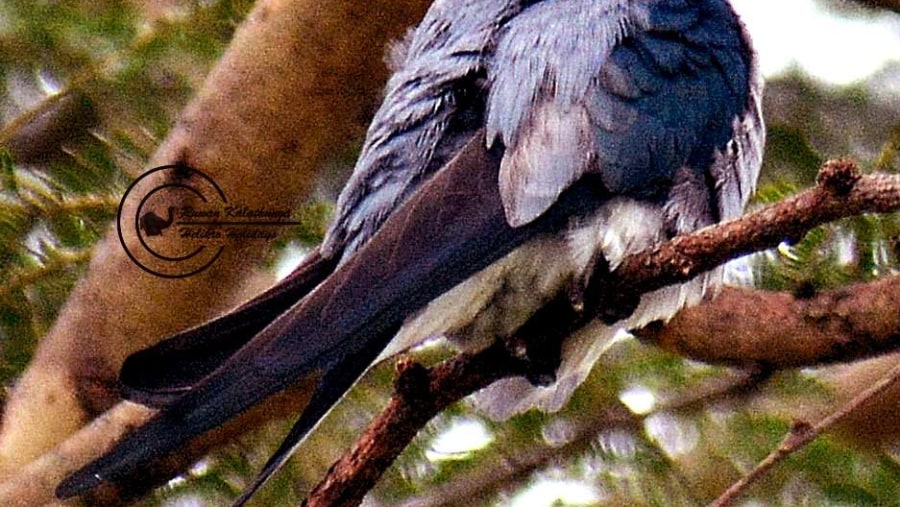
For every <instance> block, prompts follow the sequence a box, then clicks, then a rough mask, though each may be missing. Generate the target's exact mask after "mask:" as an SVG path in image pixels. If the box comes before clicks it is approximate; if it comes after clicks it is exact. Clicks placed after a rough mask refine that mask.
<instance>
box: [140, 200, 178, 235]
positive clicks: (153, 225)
mask: <svg viewBox="0 0 900 507" xmlns="http://www.w3.org/2000/svg"><path fill="white" fill-rule="evenodd" d="M174 211H175V206H169V211H168V214H166V218H163V217H161V216H159V215H157V214H156V213H155V212H153V211H148V212H147V213H144V214H143V215H141V219H140V226H141V230H142V231H144V234H146V235H147V236H160V235H161V234H162V233H163V231H165V230H166V229H168V228H169V227H171V226H172V222H173V221H174V220H175V213H174Z"/></svg>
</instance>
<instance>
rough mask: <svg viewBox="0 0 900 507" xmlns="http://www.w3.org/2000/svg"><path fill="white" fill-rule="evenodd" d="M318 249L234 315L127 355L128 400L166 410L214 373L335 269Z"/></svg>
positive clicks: (124, 385)
mask: <svg viewBox="0 0 900 507" xmlns="http://www.w3.org/2000/svg"><path fill="white" fill-rule="evenodd" d="M336 265H337V259H329V258H326V257H323V256H322V255H321V254H320V253H319V251H318V249H317V250H315V251H313V252H312V253H310V254H309V255H308V256H307V257H306V259H305V260H304V261H303V263H301V265H300V266H298V267H297V269H296V270H294V271H293V272H292V273H291V274H290V275H289V276H288V277H287V278H285V279H284V280H282V281H281V282H279V283H278V284H277V285H275V286H274V287H272V288H271V289H269V290H267V291H266V292H264V293H262V294H260V295H259V296H257V297H255V298H253V299H251V300H250V301H247V302H246V303H244V304H242V305H241V306H239V307H237V308H235V309H234V310H232V311H231V312H229V313H227V314H225V315H223V316H221V317H218V318H216V319H213V320H211V321H209V322H207V323H205V324H202V325H200V326H197V327H194V328H192V329H189V330H187V331H184V332H182V333H179V334H177V335H174V336H172V337H170V338H168V339H166V340H164V341H162V342H160V343H158V344H156V345H154V346H152V347H150V348H147V349H145V350H142V351H140V352H136V353H134V354H132V355H131V356H129V357H128V358H127V359H126V360H125V363H124V364H123V366H122V371H121V372H120V374H119V381H120V384H121V389H122V395H123V397H124V398H125V399H128V400H131V401H134V402H137V403H141V404H144V405H148V406H151V407H156V408H160V407H164V406H166V405H169V404H171V403H172V402H173V401H174V400H175V399H177V398H178V397H180V396H181V395H183V394H184V393H185V392H186V391H187V390H188V389H190V388H191V387H192V386H193V385H194V384H196V383H197V382H199V381H200V380H202V379H203V378H204V377H206V376H207V375H209V374H210V373H212V372H213V371H214V370H215V369H216V368H218V367H219V366H221V365H222V364H223V363H224V362H225V361H227V360H228V359H229V358H231V356H232V355H234V353H235V352H237V351H238V350H240V349H241V347H243V346H244V345H246V344H247V343H248V342H249V341H250V340H251V339H252V338H253V337H254V336H256V335H257V334H258V333H259V332H260V331H262V330H263V329H264V328H265V327H266V326H268V325H269V324H270V323H271V322H272V321H273V320H275V319H276V318H277V317H278V316H279V315H281V314H282V313H284V312H286V311H287V310H288V309H289V308H290V307H291V306H293V305H294V304H295V303H296V302H297V301H299V300H300V299H302V298H303V297H304V296H305V295H306V294H308V293H309V292H310V291H311V290H312V289H313V288H315V287H316V286H317V285H318V284H319V283H321V282H322V281H323V280H324V279H325V278H327V277H328V275H329V274H331V272H332V271H333V270H334V268H335V266H336Z"/></svg>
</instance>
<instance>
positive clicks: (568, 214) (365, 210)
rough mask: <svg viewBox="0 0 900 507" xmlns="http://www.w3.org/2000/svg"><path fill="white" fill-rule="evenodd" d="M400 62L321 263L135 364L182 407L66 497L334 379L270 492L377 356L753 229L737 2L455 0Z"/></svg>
mask: <svg viewBox="0 0 900 507" xmlns="http://www.w3.org/2000/svg"><path fill="white" fill-rule="evenodd" d="M393 63H394V64H395V65H396V66H397V69H396V72H395V73H394V75H393V76H392V77H391V79H390V81H389V82H388V85H387V87H386V93H385V100H384V103H383V104H382V106H381V108H380V109H379V110H378V111H377V113H376V114H375V117H374V119H373V121H372V125H371V127H370V129H369V132H368V135H367V138H366V141H365V143H364V146H363V150H362V153H361V155H360V158H359V161H358V162H357V165H356V167H355V170H354V173H353V175H352V176H351V178H350V180H349V182H348V183H347V186H346V187H345V189H344V191H343V192H342V193H341V195H340V197H339V200H338V207H337V215H336V217H335V220H334V222H333V224H332V226H331V227H330V229H329V230H328V232H327V234H326V238H325V241H324V242H323V245H322V246H321V248H320V249H319V251H318V252H317V255H315V256H313V258H312V260H311V261H308V262H307V263H306V264H305V265H304V266H303V267H302V269H301V270H300V271H299V272H298V274H296V275H295V276H292V277H291V279H290V280H289V281H288V283H287V284H285V285H284V286H282V287H280V288H276V289H273V290H272V291H270V292H268V293H266V294H263V295H262V296H260V297H259V298H257V299H256V300H254V301H252V302H250V303H248V304H246V305H243V306H242V307H240V308H239V309H238V310H237V312H236V313H235V314H233V315H232V316H230V317H229V316H226V317H223V318H220V319H218V320H215V321H212V322H211V323H209V324H207V325H206V326H201V327H199V328H196V329H193V330H189V331H187V332H185V333H183V334H182V335H179V336H176V337H173V338H171V339H170V340H168V341H167V342H164V343H163V344H161V345H159V346H157V347H154V348H153V349H150V350H148V351H144V352H141V353H139V354H136V355H135V356H133V357H132V358H130V359H129V361H128V362H127V363H126V365H125V368H124V369H123V374H122V379H123V382H124V383H125V384H126V385H127V386H128V387H129V389H130V391H129V392H130V393H132V395H133V397H134V398H137V399H139V400H144V401H146V402H152V403H154V404H156V405H158V406H161V407H163V410H162V411H161V412H160V414H159V415H158V416H156V417H155V418H154V419H153V420H151V421H150V422H149V423H147V424H146V425H145V426H142V427H141V428H139V429H137V430H136V431H135V433H134V434H133V435H132V436H131V437H130V438H129V439H126V440H125V441H123V442H121V443H119V444H118V445H117V447H116V448H115V449H114V450H112V451H111V452H110V453H108V454H107V455H106V456H104V457H102V458H100V459H99V460H98V461H96V462H95V463H92V464H91V465H89V466H87V467H85V468H84V469H82V470H81V471H79V472H78V473H76V474H74V475H73V476H72V477H70V478H68V479H66V481H64V482H63V483H62V484H61V486H60V488H59V489H58V492H59V494H60V495H63V496H70V495H74V494H77V493H78V492H80V491H82V490H84V489H88V488H91V487H93V486H94V485H96V484H97V483H99V482H100V481H102V480H107V479H113V480H117V479H120V478H122V477H125V476H127V475H128V474H129V473H133V472H134V471H135V470H136V469H137V468H139V467H140V466H141V464H142V463H143V462H145V461H146V460H148V459H150V458H152V457H154V456H158V455H160V454H163V453H165V452H168V451H170V450H172V449H174V448H177V447H178V446H179V445H181V444H182V443H183V442H185V441H187V440H188V439H189V438H190V437H191V436H193V435H195V434H197V433H201V432H203V431H206V430H208V429H210V428H212V427H214V426H216V425H218V424H220V423H221V422H222V421H224V420H226V419H228V418H230V417H233V416H234V415H236V414H238V413H240V412H242V411H244V410H246V409H247V408H248V407H250V406H252V405H254V404H256V403H258V402H259V401H260V400H261V399H263V398H264V397H266V396H267V395H269V394H272V393H274V392H277V391H279V390H281V389H283V388H284V387H285V386H286V385H288V384H289V383H291V382H292V381H295V380H297V379H299V378H304V377H314V378H315V379H317V380H318V384H317V386H316V388H315V392H314V395H313V398H312V402H311V403H310V404H309V405H308V406H307V408H306V409H305V411H304V412H303V414H302V415H301V417H300V419H299V421H298V422H297V424H296V425H295V427H294V429H293V430H292V431H291V433H290V434H289V435H288V437H287V439H286V440H285V442H284V444H283V445H282V447H281V448H280V449H279V451H278V452H277V453H276V455H275V456H273V458H272V459H271V460H270V462H269V463H268V464H267V466H266V468H265V469H264V470H263V472H262V474H261V476H260V479H259V481H257V482H256V483H255V484H254V485H253V487H252V488H251V489H250V490H249V492H252V491H253V489H255V488H256V487H257V486H258V485H259V484H260V483H261V481H262V480H264V479H265V477H267V476H268V475H269V474H271V473H272V472H273V471H274V470H275V469H277V468H278V466H279V465H280V464H281V463H282V462H283V461H284V460H285V459H286V458H287V457H288V456H289V455H290V452H291V450H292V449H293V447H294V446H295V444H296V443H297V442H299V441H300V440H301V439H302V437H303V436H304V435H305V434H306V433H307V432H308V431H309V430H310V429H311V428H312V427H313V426H314V425H315V424H316V422H317V421H318V420H320V419H321V417H322V416H323V415H324V414H325V413H326V412H327V410H328V409H330V407H331V406H332V405H333V404H334V403H336V402H337V400H338V399H340V397H341V396H342V394H343V393H344V392H345V391H346V390H347V389H349V387H350V386H351V385H352V383H353V382H354V381H355V380H356V378H358V376H359V375H361V374H362V373H363V372H364V371H365V369H366V368H367V367H368V366H369V365H370V364H372V362H373V361H375V359H376V356H379V355H380V357H385V356H387V355H390V354H393V353H395V352H397V351H399V350H402V349H403V348H405V347H407V346H409V345H411V344H414V343H416V342H418V341H421V340H423V339H426V338H429V337H433V336H437V335H442V336H446V337H447V338H449V339H451V340H452V341H454V342H455V343H457V344H459V345H460V346H461V347H463V348H466V349H473V348H478V347H482V346H484V345H486V344H488V343H490V342H491V341H492V340H494V339H497V338H502V337H505V336H508V335H509V334H511V333H512V332H514V331H515V330H516V329H517V328H518V327H519V326H521V325H522V324H523V323H524V322H525V320H526V319H527V318H528V317H529V316H530V315H531V314H532V313H534V312H535V311H537V310H538V309H539V308H540V306H541V305H542V304H544V303H545V302H546V301H549V300H550V299H551V298H553V297H554V296H555V295H556V294H559V293H560V291H563V290H570V289H572V288H575V289H577V288H579V287H584V286H585V284H586V283H587V280H586V277H587V276H588V273H590V268H591V267H592V266H594V265H595V264H597V263H598V262H601V261H602V262H605V263H606V264H607V265H608V266H609V267H610V268H611V269H615V268H616V266H618V264H619V263H620V262H621V260H622V259H623V258H624V256H626V255H628V254H630V253H635V252H637V251H640V250H642V249H644V248H646V247H648V246H650V245H652V244H654V243H656V242H659V241H662V240H664V239H666V238H668V237H671V236H673V235H675V234H678V233H684V232H689V231H693V230H695V229H698V228H700V227H704V226H707V225H710V224H712V223H715V222H717V221H719V220H723V219H728V218H733V217H735V216H737V215H739V214H740V213H741V212H742V211H743V208H744V206H745V204H746V203H747V200H748V199H749V197H750V195H751V193H752V192H753V190H754V188H755V185H756V179H757V176H758V172H759V166H760V162H761V156H762V146H763V142H764V129H763V123H762V116H761V112H760V94H761V90H762V88H761V87H762V84H761V82H760V78H759V73H758V71H757V68H756V62H755V56H754V53H753V50H752V48H751V45H750V42H749V38H748V36H747V34H746V31H745V30H744V28H743V26H742V25H741V24H740V22H739V20H738V19H737V17H736V16H735V14H734V13H733V11H732V10H731V7H730V6H729V4H728V3H727V2H726V0H518V1H512V0H437V1H436V2H435V3H434V4H433V5H432V7H431V9H430V10H429V11H428V13H427V14H426V16H425V18H424V20H423V21H422V23H421V24H420V25H419V26H418V27H417V28H416V29H415V30H414V31H413V32H412V34H411V35H410V37H409V38H408V41H407V45H406V46H405V47H404V48H402V50H401V51H396V52H395V61H394V62H393ZM479 144H480V145H482V146H484V147H487V148H489V149H475V148H473V146H475V147H476V148H477V147H478V145H479ZM720 279H721V271H720V270H715V271H713V272H710V273H706V274H704V275H701V276H699V277H697V278H696V279H694V280H693V281H691V282H689V283H687V284H683V285H680V286H675V287H666V288H663V289H660V290H658V291H655V292H653V293H650V294H645V295H644V296H643V297H642V298H641V302H640V304H639V306H638V307H637V309H636V310H635V311H634V312H633V314H632V315H631V316H629V317H627V318H626V319H624V320H623V321H621V322H620V323H618V324H617V326H621V327H625V328H632V327H635V326H640V325H643V324H646V323H647V322H650V321H652V320H658V319H668V318H669V317H671V316H672V315H673V314H674V313H675V312H676V311H677V310H678V309H679V308H681V307H682V306H683V305H685V304H689V303H692V302H695V301H696V300H698V299H699V298H700V296H701V295H702V294H703V292H704V291H705V290H706V289H707V288H708V287H710V286H714V285H716V284H717V283H718V282H719V281H720ZM294 298H297V299H299V301H297V302H296V303H294V302H293V301H296V299H294ZM260 315H264V316H265V318H257V317H259V316H260ZM235 316H240V318H237V317H235ZM270 320H271V324H269V321H270ZM616 329H617V327H610V326H606V325H604V324H601V323H592V324H590V325H588V326H585V327H584V328H583V329H581V330H579V331H578V332H577V333H576V334H575V335H574V336H571V337H568V338H567V339H566V340H565V342H564V343H563V346H562V349H563V350H562V352H563V354H562V364H561V366H560V368H559V370H558V372H557V375H556V382H555V383H554V384H553V385H551V386H546V387H535V386H532V385H531V384H529V383H528V382H527V381H525V380H524V379H508V380H505V381H501V382H499V383H497V384H495V385H494V386H492V387H491V388H489V389H487V390H485V391H484V392H483V393H482V394H481V395H480V398H479V401H478V403H479V405H480V406H481V407H482V408H483V409H484V410H485V411H486V412H487V413H489V414H490V415H492V416H494V417H497V418H503V417H507V416H509V415H511V414H513V413H516V412H520V411H522V410H526V409H528V408H530V407H532V406H538V407H541V408H543V409H545V410H557V409H559V408H560V407H561V406H562V405H563V404H564V403H565V402H566V400H567V399H568V397H569V396H570V395H571V393H572V391H573V390H574V389H575V388H576V387H577V386H578V385H579V384H580V383H581V382H582V381H583V379H584V377H585V375H586V374H587V372H588V371H589V370H590V367H591V366H592V365H593V363H594V361H595V360H596V359H597V358H598V357H599V354H600V353H601V352H602V350H603V348H604V346H605V344H606V343H607V342H608V340H609V339H610V338H611V337H612V336H613V335H614V334H615V332H616ZM220 335H224V336H225V337H227V342H226V343H227V344H228V345H227V347H228V349H227V351H226V352H227V353H225V352H220V353H219V354H218V355H217V356H216V358H215V359H213V360H205V361H200V364H202V371H201V372H200V374H197V373H196V372H194V373H193V374H191V373H190V372H186V371H185V369H184V368H177V367H175V368H171V367H166V366H162V367H160V365H161V364H165V363H166V362H168V361H171V360H173V359H177V356H178V355H179V354H181V355H185V356H186V357H188V358H190V357H192V354H193V357H194V358H195V359H196V358H197V357H198V355H199V353H200V352H201V351H204V350H208V349H209V348H210V347H213V346H215V344H216V341H215V339H216V338H217V336H220ZM232 353H233V355H232ZM154 371H160V372H163V373H160V374H153V373H147V372H154ZM249 492H248V494H249ZM245 498H246V496H244V497H242V500H243V499H245Z"/></svg>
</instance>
